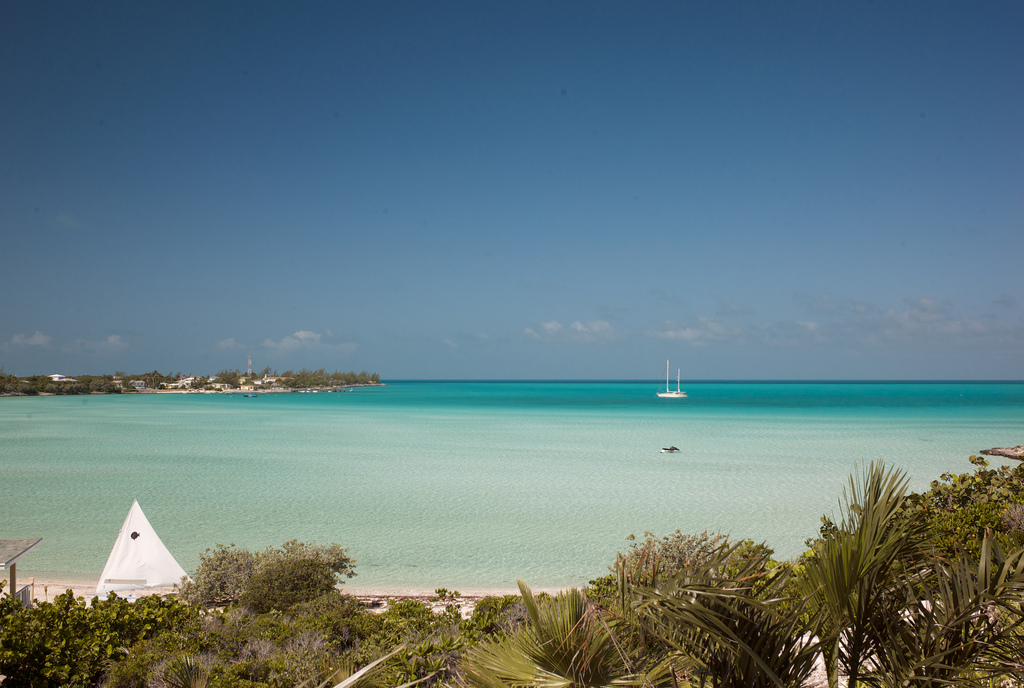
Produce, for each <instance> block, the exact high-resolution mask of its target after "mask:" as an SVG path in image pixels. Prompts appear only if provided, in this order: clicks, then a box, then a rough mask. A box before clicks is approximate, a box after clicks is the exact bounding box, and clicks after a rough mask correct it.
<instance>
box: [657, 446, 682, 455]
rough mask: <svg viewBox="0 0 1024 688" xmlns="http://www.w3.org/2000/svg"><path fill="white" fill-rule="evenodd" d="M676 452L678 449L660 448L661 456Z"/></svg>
mask: <svg viewBox="0 0 1024 688" xmlns="http://www.w3.org/2000/svg"><path fill="white" fill-rule="evenodd" d="M677 451H679V447H662V448H661V453H662V454H675V453H676V452H677Z"/></svg>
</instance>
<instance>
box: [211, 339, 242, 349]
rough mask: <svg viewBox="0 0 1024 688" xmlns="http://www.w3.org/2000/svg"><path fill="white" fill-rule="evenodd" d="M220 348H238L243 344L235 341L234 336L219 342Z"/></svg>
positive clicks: (218, 346)
mask: <svg viewBox="0 0 1024 688" xmlns="http://www.w3.org/2000/svg"><path fill="white" fill-rule="evenodd" d="M217 348H218V349H238V348H241V345H240V344H239V343H238V342H236V341H235V338H234V337H228V338H227V339H222V340H220V341H219V342H217Z"/></svg>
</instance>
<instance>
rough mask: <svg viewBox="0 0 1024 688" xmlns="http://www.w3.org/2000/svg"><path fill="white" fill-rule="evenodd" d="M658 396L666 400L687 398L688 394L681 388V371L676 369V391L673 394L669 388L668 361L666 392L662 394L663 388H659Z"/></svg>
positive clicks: (666, 367)
mask: <svg viewBox="0 0 1024 688" xmlns="http://www.w3.org/2000/svg"><path fill="white" fill-rule="evenodd" d="M658 396H659V397H662V398H664V399H682V398H684V397H685V396H686V392H684V391H682V390H681V389H680V388H679V369H678V368H676V390H675V391H674V392H673V391H672V390H671V389H669V388H668V361H665V391H664V392H662V391H661V388H660V387H659V388H658Z"/></svg>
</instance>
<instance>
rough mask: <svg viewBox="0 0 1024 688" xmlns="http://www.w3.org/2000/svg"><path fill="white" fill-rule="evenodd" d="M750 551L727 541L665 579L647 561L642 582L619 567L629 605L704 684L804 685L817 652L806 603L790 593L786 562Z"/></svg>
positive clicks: (723, 686)
mask: <svg viewBox="0 0 1024 688" xmlns="http://www.w3.org/2000/svg"><path fill="white" fill-rule="evenodd" d="M749 551H750V550H749V548H746V547H744V543H739V544H735V545H730V544H729V543H728V542H722V543H720V544H718V545H717V546H716V547H715V549H714V551H712V552H711V553H710V554H708V555H707V556H706V557H703V558H701V559H699V560H694V561H692V562H690V563H688V564H687V565H686V566H685V567H684V568H682V569H680V570H679V571H678V572H676V573H675V574H673V575H671V576H669V577H667V578H665V579H663V580H659V579H658V576H657V574H656V573H655V575H653V576H651V575H650V573H649V568H650V567H644V565H643V564H642V563H641V564H640V566H639V567H638V569H639V570H640V573H639V575H640V584H637V583H635V582H634V580H633V579H632V576H631V574H630V572H625V573H624V574H623V573H620V581H621V582H622V583H623V585H624V587H625V594H626V596H627V597H628V598H630V601H629V603H628V607H630V608H632V610H633V612H634V613H635V614H636V617H637V619H638V620H639V622H640V624H641V626H642V628H643V629H644V631H645V632H646V633H648V634H650V635H652V636H653V637H654V638H656V639H657V641H658V642H659V643H661V644H663V645H664V646H665V647H667V648H669V649H670V650H671V651H672V652H673V653H674V657H673V658H670V659H669V661H671V660H672V659H674V660H675V661H674V664H675V665H676V666H677V667H678V668H680V669H682V670H684V671H685V672H686V673H688V674H689V675H690V676H692V677H695V678H696V680H697V681H699V683H700V685H703V684H704V683H705V682H706V681H710V683H711V685H713V686H717V687H721V688H730V687H736V688H741V687H742V688H758V687H761V686H763V687H765V688H768V687H780V688H781V687H784V686H799V685H801V684H802V683H803V682H804V681H805V680H806V679H807V678H808V676H809V675H810V674H811V672H812V671H813V669H814V662H815V659H816V657H817V651H818V643H817V641H816V640H815V639H814V636H813V633H809V632H808V627H807V622H808V617H807V615H806V614H805V613H804V604H803V602H802V601H801V600H798V599H794V598H793V597H791V596H789V595H787V594H786V589H787V587H788V585H789V581H790V577H791V575H792V573H791V569H790V567H789V566H788V565H773V562H771V560H770V558H769V555H768V553H767V552H765V551H764V550H761V551H755V552H754V553H753V556H744V554H743V552H749ZM644 568H648V571H644V570H643V569H644Z"/></svg>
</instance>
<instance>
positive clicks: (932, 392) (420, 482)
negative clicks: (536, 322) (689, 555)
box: [0, 382, 1024, 591]
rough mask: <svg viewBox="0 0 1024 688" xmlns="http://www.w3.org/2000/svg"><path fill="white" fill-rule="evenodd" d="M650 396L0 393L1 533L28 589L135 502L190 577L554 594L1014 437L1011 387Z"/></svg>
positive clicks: (76, 560)
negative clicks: (278, 554)
mask: <svg viewBox="0 0 1024 688" xmlns="http://www.w3.org/2000/svg"><path fill="white" fill-rule="evenodd" d="M656 387H657V385H656V384H652V383H637V382H592V383H583V382H565V383H551V382H536V383H535V382H514V383H508V382H404V383H403V382H395V383H391V384H388V385H387V386H386V387H377V388H362V389H357V390H355V391H353V392H351V393H333V394H323V393H321V394H282V395H267V396H261V397H259V398H256V399H247V398H243V397H241V396H222V395H140V396H124V397H122V396H82V397H44V398H38V397H37V398H2V399H0V487H2V493H0V494H2V497H0V500H2V504H3V508H2V510H0V537H30V536H41V537H42V538H43V542H42V544H41V545H40V546H39V547H38V548H36V549H35V550H34V551H33V552H32V553H30V554H29V555H27V556H26V557H25V558H24V559H23V560H22V562H21V563H19V572H20V575H21V576H36V577H50V578H61V579H80V580H96V579H98V578H99V574H100V571H101V570H102V568H103V565H104V563H105V562H106V558H107V555H108V554H109V552H110V548H111V547H112V546H113V542H114V538H115V537H116V535H117V531H118V529H119V528H120V526H121V523H122V521H123V520H124V517H125V515H126V514H127V512H128V508H129V506H131V503H132V500H133V499H138V500H139V503H140V504H141V505H142V508H143V510H144V511H145V512H146V515H147V516H148V517H149V520H150V522H151V523H152V524H153V526H154V527H155V528H156V530H157V532H158V533H159V534H160V536H161V537H162V539H163V541H164V543H165V544H166V545H167V547H168V548H169V549H170V550H171V552H172V553H173V554H174V555H175V556H176V557H177V559H178V561H179V562H180V563H181V565H182V566H184V567H185V569H186V570H189V571H194V570H195V567H196V565H197V563H198V560H199V554H200V553H201V552H202V551H203V550H205V549H206V548H207V547H213V546H214V545H215V544H216V543H224V544H228V543H236V544H237V545H239V546H244V547H247V548H263V547H266V546H268V545H275V546H279V545H280V544H281V543H282V542H284V541H286V540H289V539H293V538H297V539H300V540H306V541H312V540H315V541H317V542H320V543H330V542H339V543H341V544H343V545H344V546H346V547H348V548H349V553H350V554H351V555H352V556H353V557H354V558H355V560H356V571H357V573H358V576H357V577H356V578H353V579H352V580H351V581H350V582H349V583H348V587H350V588H381V589H402V588H417V589H427V590H433V589H434V588H436V587H442V586H443V587H446V588H449V589H458V590H464V591H465V590H469V589H501V588H513V587H514V586H515V580H516V578H523V579H525V580H526V581H527V582H529V583H530V584H531V585H533V586H536V587H545V586H564V585H572V584H582V583H586V582H587V581H588V580H590V579H591V578H594V577H596V576H600V575H602V574H604V573H607V570H608V566H609V565H610V564H611V563H612V562H613V561H614V558H615V553H616V552H617V551H619V550H623V549H625V547H626V546H627V545H628V543H627V542H626V541H625V538H626V536H627V535H629V534H630V533H636V534H637V535H638V536H640V535H642V534H643V532H644V531H645V530H646V531H652V532H655V533H657V534H659V535H663V534H666V533H669V532H671V531H673V530H675V529H676V528H679V529H682V530H683V531H684V532H700V531H701V530H704V529H708V530H715V531H721V532H728V533H731V534H732V535H733V536H739V537H750V538H753V539H755V540H758V541H760V540H765V541H767V542H768V544H769V545H770V546H772V547H774V548H775V550H776V553H777V554H778V555H781V556H784V557H789V556H794V555H796V554H798V553H799V552H800V551H801V550H802V544H803V541H804V540H805V539H806V538H807V537H810V536H813V535H815V534H816V533H817V529H818V526H819V519H820V517H821V515H822V514H823V513H831V512H832V511H834V510H835V508H836V505H837V502H838V499H839V496H840V494H841V492H842V489H843V487H844V485H845V483H846V480H847V477H848V476H849V474H850V473H851V472H852V471H854V470H855V469H856V468H857V467H858V466H859V465H861V464H863V463H864V462H866V461H870V460H874V459H881V460H884V461H886V462H887V463H891V464H894V465H896V466H898V467H900V468H901V469H903V470H904V471H905V472H906V473H907V474H908V475H909V477H910V480H911V486H912V488H913V489H922V488H925V487H927V485H928V483H929V482H930V481H932V480H934V479H936V478H938V476H939V475H940V474H941V473H943V472H945V471H952V472H957V473H963V472H968V471H971V470H972V469H973V466H971V464H970V463H968V461H967V457H968V456H970V455H971V454H974V453H977V452H978V451H979V450H981V449H986V448H988V447H994V446H1009V445H1016V444H1020V443H1022V442H1024V385H1022V384H973V383H941V384H935V383H933V384H842V383H840V384H830V383H817V384H803V383H793V384H776V383H770V384H768V383H753V384H745V383H697V384H694V383H691V384H689V385H687V386H686V389H687V391H688V393H689V395H690V398H689V399H684V400H671V399H658V398H657V397H656V396H655V394H654V392H655V391H656ZM670 444H674V445H676V446H677V447H679V448H680V449H681V450H682V451H680V452H679V453H677V454H662V453H660V452H659V449H660V448H661V447H663V446H668V445H670ZM993 461H994V462H997V461H1000V460H999V459H993Z"/></svg>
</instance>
